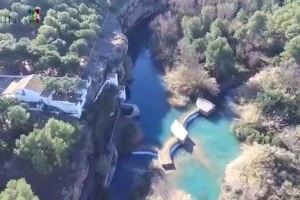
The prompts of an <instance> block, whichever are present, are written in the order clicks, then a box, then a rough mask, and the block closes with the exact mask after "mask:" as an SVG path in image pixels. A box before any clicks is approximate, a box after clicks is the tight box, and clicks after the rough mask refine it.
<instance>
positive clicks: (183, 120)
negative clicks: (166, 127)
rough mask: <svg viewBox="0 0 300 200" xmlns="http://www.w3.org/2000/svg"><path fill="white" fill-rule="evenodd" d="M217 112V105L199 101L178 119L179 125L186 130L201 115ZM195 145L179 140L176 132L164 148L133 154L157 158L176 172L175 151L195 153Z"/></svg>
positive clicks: (188, 139) (171, 135)
mask: <svg viewBox="0 0 300 200" xmlns="http://www.w3.org/2000/svg"><path fill="white" fill-rule="evenodd" d="M214 110H215V105H214V104H212V103H210V102H209V101H207V100H205V99H200V101H199V99H198V101H197V104H196V105H194V106H192V107H191V108H190V109H189V110H188V111H187V112H185V113H184V114H182V115H181V116H180V117H179V119H177V121H178V123H179V124H180V125H182V126H183V127H184V128H185V129H186V128H187V126H188V123H189V122H190V121H191V120H193V119H194V118H196V117H197V116H198V115H199V114H203V115H205V116H208V115H209V114H211V113H212V112H213V111H214ZM194 145H195V143H194V142H193V141H192V140H191V139H190V138H189V137H188V135H187V136H186V137H185V139H184V140H181V139H179V137H178V136H177V134H175V133H174V131H173V132H172V131H171V133H170V137H169V139H168V140H167V141H166V142H165V143H164V144H163V146H162V148H160V149H157V148H151V147H143V148H141V149H139V150H137V151H134V152H133V153H132V154H134V155H149V156H153V157H156V158H157V159H158V160H159V162H160V164H161V166H162V167H163V169H164V170H166V171H168V170H174V169H175V164H174V161H173V154H174V151H175V150H176V149H177V148H179V147H184V148H185V150H187V151H188V152H191V153H192V151H193V146H194Z"/></svg>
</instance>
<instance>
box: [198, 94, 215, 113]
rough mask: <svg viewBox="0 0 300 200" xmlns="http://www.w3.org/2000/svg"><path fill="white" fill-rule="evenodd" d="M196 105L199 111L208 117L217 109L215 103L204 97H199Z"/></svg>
mask: <svg viewBox="0 0 300 200" xmlns="http://www.w3.org/2000/svg"><path fill="white" fill-rule="evenodd" d="M196 106H197V108H198V111H199V112H200V113H201V114H202V115H204V116H206V117H207V116H209V115H210V114H211V113H212V112H214V111H215V109H216V105H215V104H213V103H211V102H210V101H208V100H207V99H203V98H198V99H197V101H196Z"/></svg>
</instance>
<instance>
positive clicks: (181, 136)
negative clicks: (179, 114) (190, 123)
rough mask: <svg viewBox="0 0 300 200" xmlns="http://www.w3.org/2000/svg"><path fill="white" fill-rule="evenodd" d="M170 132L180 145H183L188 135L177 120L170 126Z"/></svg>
mask: <svg viewBox="0 0 300 200" xmlns="http://www.w3.org/2000/svg"><path fill="white" fill-rule="evenodd" d="M171 132H172V133H173V135H174V136H175V137H176V138H177V139H178V140H179V141H180V142H181V143H184V141H185V139H186V137H187V135H188V131H187V130H186V129H185V128H184V126H183V125H182V124H180V123H179V122H178V121H177V120H175V121H174V122H173V124H172V125H171Z"/></svg>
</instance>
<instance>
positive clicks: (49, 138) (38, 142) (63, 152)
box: [14, 118, 80, 173]
mask: <svg viewBox="0 0 300 200" xmlns="http://www.w3.org/2000/svg"><path fill="white" fill-rule="evenodd" d="M78 133H79V131H78V130H75V128H74V127H73V126H72V125H71V124H69V123H65V122H63V121H59V120H55V119H53V118H51V119H49V120H48V122H47V123H46V125H45V127H44V128H43V129H34V130H33V131H32V132H31V133H29V135H21V137H20V139H18V140H16V149H14V152H15V154H17V155H18V156H21V157H22V158H25V159H28V160H30V161H31V163H32V165H33V167H34V168H35V169H36V170H37V171H38V172H41V173H49V172H51V171H52V170H53V168H54V167H63V166H64V165H65V164H66V163H68V156H69V154H70V150H71V149H72V147H73V145H74V144H76V143H77V141H78V140H79V138H80V137H79V134H78Z"/></svg>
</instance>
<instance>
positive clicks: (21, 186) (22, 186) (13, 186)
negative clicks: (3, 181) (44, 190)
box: [0, 178, 39, 200]
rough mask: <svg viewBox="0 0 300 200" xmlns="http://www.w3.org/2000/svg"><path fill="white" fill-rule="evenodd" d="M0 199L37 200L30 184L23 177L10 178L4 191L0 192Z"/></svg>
mask: <svg viewBox="0 0 300 200" xmlns="http://www.w3.org/2000/svg"><path fill="white" fill-rule="evenodd" d="M0 199H1V200H19V199H22V200H39V198H38V197H37V196H36V195H34V193H33V192H32V190H31V186H30V185H29V184H28V183H27V182H26V180H25V179H24V178H21V179H18V180H11V181H9V182H8V183H7V185H6V188H5V190H4V191H2V192H1V193H0Z"/></svg>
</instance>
